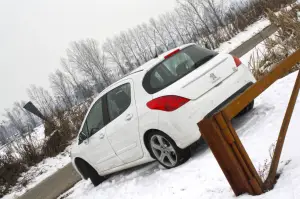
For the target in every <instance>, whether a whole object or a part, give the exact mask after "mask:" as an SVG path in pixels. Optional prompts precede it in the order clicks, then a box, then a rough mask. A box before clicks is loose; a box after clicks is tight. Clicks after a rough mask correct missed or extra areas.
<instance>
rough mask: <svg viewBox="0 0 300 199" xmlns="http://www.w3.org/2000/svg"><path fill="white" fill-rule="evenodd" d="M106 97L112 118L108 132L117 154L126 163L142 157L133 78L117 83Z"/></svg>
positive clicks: (107, 127)
mask: <svg viewBox="0 0 300 199" xmlns="http://www.w3.org/2000/svg"><path fill="white" fill-rule="evenodd" d="M106 99H107V102H106V103H107V107H108V115H109V118H110V122H109V124H108V125H107V126H106V134H107V136H108V140H109V141H110V143H111V145H112V147H113V149H114V150H115V152H116V154H117V155H118V156H119V157H120V159H121V160H122V161H123V162H124V163H129V162H132V161H135V160H138V159H140V158H142V157H143V151H142V147H141V142H140V134H139V131H138V125H139V123H138V114H137V109H136V103H135V98H134V85H133V82H132V80H130V79H128V80H124V81H122V82H120V83H119V84H117V85H116V86H115V87H114V88H113V89H112V90H111V91H110V92H108V93H107V95H106Z"/></svg>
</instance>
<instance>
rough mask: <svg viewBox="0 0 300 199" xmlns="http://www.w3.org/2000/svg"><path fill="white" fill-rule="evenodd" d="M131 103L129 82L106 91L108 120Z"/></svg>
mask: <svg viewBox="0 0 300 199" xmlns="http://www.w3.org/2000/svg"><path fill="white" fill-rule="evenodd" d="M130 103H131V92H130V84H129V83H126V84H123V85H121V86H119V87H117V88H115V89H113V90H111V91H110V92H108V93H107V104H108V114H109V117H110V121H112V120H114V119H115V118H117V117H118V116H119V115H121V114H122V113H123V112H124V111H125V110H126V109H127V108H128V107H129V106H130Z"/></svg>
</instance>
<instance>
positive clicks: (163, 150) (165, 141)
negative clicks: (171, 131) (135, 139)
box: [148, 131, 190, 169]
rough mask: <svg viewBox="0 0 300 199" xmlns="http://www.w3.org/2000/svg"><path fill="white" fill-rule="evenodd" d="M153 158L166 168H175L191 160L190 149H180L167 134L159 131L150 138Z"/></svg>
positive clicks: (149, 142)
mask: <svg viewBox="0 0 300 199" xmlns="http://www.w3.org/2000/svg"><path fill="white" fill-rule="evenodd" d="M148 144H149V150H150V153H151V154H152V156H153V157H154V158H155V159H156V160H157V161H158V162H159V163H160V164H161V165H162V166H164V167H165V168H167V169H170V168H174V167H176V166H178V165H180V164H182V163H184V162H185V161H187V160H188V159H189V158H190V150H189V149H180V148H179V147H177V145H176V144H175V142H174V141H173V140H172V139H171V138H170V137H169V136H167V135H166V134H164V133H161V132H159V131H157V132H152V133H151V134H150V135H149V136H148Z"/></svg>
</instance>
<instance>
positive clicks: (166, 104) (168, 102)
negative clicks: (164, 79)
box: [147, 95, 190, 112]
mask: <svg viewBox="0 0 300 199" xmlns="http://www.w3.org/2000/svg"><path fill="white" fill-rule="evenodd" d="M189 101H190V100H189V99H187V98H184V97H179V96H175V95H167V96H162V97H158V98H155V99H153V100H151V101H150V102H148V103H147V106H148V108H150V109H152V110H161V111H167V112H171V111H175V110H176V109H178V108H179V107H181V106H183V105H184V104H186V103H187V102H189Z"/></svg>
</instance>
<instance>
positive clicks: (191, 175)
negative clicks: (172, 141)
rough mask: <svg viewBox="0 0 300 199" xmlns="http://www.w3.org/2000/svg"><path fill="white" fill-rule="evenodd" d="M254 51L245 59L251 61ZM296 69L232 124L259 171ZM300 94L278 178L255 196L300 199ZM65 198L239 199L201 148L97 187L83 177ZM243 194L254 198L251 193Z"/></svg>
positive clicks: (285, 102) (292, 82)
mask: <svg viewBox="0 0 300 199" xmlns="http://www.w3.org/2000/svg"><path fill="white" fill-rule="evenodd" d="M251 53H253V52H249V53H248V54H246V55H245V57H243V58H242V60H243V61H244V62H245V63H247V62H248V61H249V60H248V59H249V57H250V55H251ZM296 75H297V74H296V73H293V74H290V75H288V76H287V77H285V78H283V79H281V80H278V81H277V82H276V83H275V84H273V85H272V86H271V87H270V88H269V89H267V90H266V91H265V92H264V93H263V94H262V95H261V96H259V97H258V98H257V99H256V102H255V107H254V109H253V110H252V111H251V112H249V113H248V114H246V115H245V116H242V117H240V118H237V119H235V120H234V121H233V124H234V127H235V128H236V129H237V132H238V134H239V136H240V138H241V140H242V143H243V144H244V146H245V148H246V150H247V152H248V153H249V156H250V158H251V159H252V161H253V163H254V165H255V167H256V169H257V170H261V169H262V167H263V164H264V163H265V161H267V162H269V161H270V155H269V150H270V147H271V146H272V144H273V143H275V142H276V140H277V136H278V132H279V129H280V126H281V123H282V119H283V116H284V113H285V109H286V107H287V103H288V101H289V96H290V93H291V90H292V88H293V85H294V81H295V78H296ZM299 105H300V98H299V99H298V100H297V104H296V107H295V111H294V114H293V117H292V120H291V124H290V127H289V131H288V134H287V137H286V141H285V145H284V149H283V153H282V156H281V162H280V165H279V172H280V173H281V175H280V178H279V180H278V182H277V184H276V186H275V188H274V189H273V190H272V191H269V192H267V193H265V194H263V195H260V196H257V197H255V198H264V199H274V198H276V199H277V198H287V199H289V198H292V199H297V198H300V155H299V150H297V149H298V148H299V143H298V142H299V139H300V134H299V129H300V123H298V121H299V120H300V106H299ZM61 198H76V199H80V198H89V199H91V198H102V199H119V198H122V199H127V198H128V199H129V198H130V199H135V198H137V199H140V198H143V199H147V198H149V199H150V198H174V199H177V198H178V199H179V198H189V199H193V198H222V199H223V198H235V196H234V193H233V192H232V190H231V188H230V186H229V184H228V182H227V180H226V178H225V176H224V174H223V173H222V171H221V169H220V168H219V166H218V164H217V162H216V160H215V158H214V156H213V155H212V153H211V151H210V150H209V149H207V148H202V149H198V150H197V152H195V154H194V155H193V156H192V158H191V159H190V160H189V161H188V162H186V163H185V164H183V165H181V166H179V167H177V168H175V169H171V170H166V169H164V168H162V167H161V166H159V165H158V164H157V163H151V164H148V165H146V166H142V167H139V168H136V169H131V170H129V171H125V172H122V173H120V174H117V175H115V176H113V177H111V178H109V179H108V180H107V181H105V182H104V183H102V184H101V185H99V186H98V187H96V188H95V187H93V185H92V184H91V182H90V181H80V182H78V183H77V184H76V185H75V186H74V187H73V188H72V189H70V190H69V191H68V192H66V193H65V194H63V195H62V196H61ZM240 198H245V199H246V198H252V196H249V195H247V194H245V195H242V196H240Z"/></svg>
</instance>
